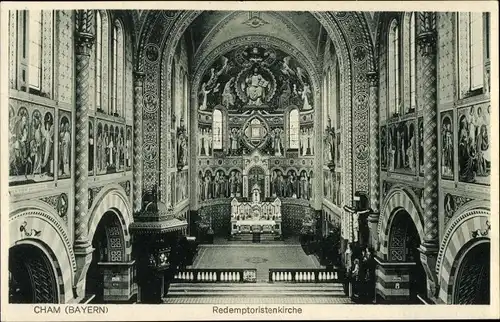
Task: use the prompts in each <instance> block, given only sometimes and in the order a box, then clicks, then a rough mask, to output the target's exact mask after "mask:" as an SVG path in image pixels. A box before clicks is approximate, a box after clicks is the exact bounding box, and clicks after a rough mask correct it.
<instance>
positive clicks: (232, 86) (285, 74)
mask: <svg viewBox="0 0 500 322" xmlns="http://www.w3.org/2000/svg"><path fill="white" fill-rule="evenodd" d="M198 93H199V98H198V102H199V110H201V111H205V110H213V108H214V107H216V106H224V107H225V108H227V109H228V110H229V111H234V112H239V113H241V112H245V111H248V110H264V111H266V112H270V113H283V111H284V110H285V109H287V108H288V107H289V106H290V105H295V106H297V107H299V109H300V110H302V111H307V110H312V109H313V98H312V90H311V81H310V77H309V73H308V71H307V70H306V69H305V68H304V67H303V66H301V65H300V64H299V63H298V62H297V61H296V60H295V59H294V58H292V57H291V56H289V55H287V54H286V53H284V52H283V51H281V50H280V49H279V48H277V47H274V46H272V45H268V44H258V43H256V44H251V45H246V46H241V47H239V48H236V49H234V50H232V51H230V52H228V53H226V54H224V55H222V56H221V57H219V58H218V59H217V60H216V61H215V62H214V63H213V64H212V66H211V67H210V68H208V70H207V71H206V72H205V74H204V76H203V78H202V81H201V85H200V88H199V91H198Z"/></svg>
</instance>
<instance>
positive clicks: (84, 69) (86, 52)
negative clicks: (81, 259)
mask: <svg viewBox="0 0 500 322" xmlns="http://www.w3.org/2000/svg"><path fill="white" fill-rule="evenodd" d="M77 18H78V19H77V32H76V41H75V45H76V48H75V59H76V83H75V90H76V94H75V96H76V97H75V105H76V108H75V109H76V117H75V244H76V245H78V246H84V247H85V246H88V245H90V243H89V240H88V227H87V223H88V171H89V168H88V162H89V151H88V140H89V116H88V111H89V105H90V79H89V78H90V74H89V73H90V68H89V62H90V53H91V51H92V45H93V42H94V36H93V35H92V34H91V33H90V31H91V28H90V21H92V19H91V13H90V12H89V11H79V12H78V14H77Z"/></svg>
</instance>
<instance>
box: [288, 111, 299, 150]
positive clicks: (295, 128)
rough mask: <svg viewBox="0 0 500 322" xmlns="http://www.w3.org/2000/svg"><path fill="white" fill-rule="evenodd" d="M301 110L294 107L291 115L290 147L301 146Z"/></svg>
mask: <svg viewBox="0 0 500 322" xmlns="http://www.w3.org/2000/svg"><path fill="white" fill-rule="evenodd" d="M299 128H300V123H299V110H298V109H297V108H294V109H293V110H291V111H290V115H289V131H290V133H289V134H290V143H289V146H290V149H298V148H299Z"/></svg>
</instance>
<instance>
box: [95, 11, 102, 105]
mask: <svg viewBox="0 0 500 322" xmlns="http://www.w3.org/2000/svg"><path fill="white" fill-rule="evenodd" d="M95 97H96V101H95V106H96V109H97V110H102V17H101V13H100V12H99V11H97V12H96V50H95Z"/></svg>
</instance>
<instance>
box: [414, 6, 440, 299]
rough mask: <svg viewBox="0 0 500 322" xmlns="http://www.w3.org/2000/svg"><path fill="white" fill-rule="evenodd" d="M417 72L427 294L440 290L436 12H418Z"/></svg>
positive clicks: (422, 256) (422, 257)
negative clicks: (422, 153)
mask: <svg viewBox="0 0 500 322" xmlns="http://www.w3.org/2000/svg"><path fill="white" fill-rule="evenodd" d="M417 15H418V19H417V30H418V36H417V44H418V55H417V71H418V74H417V76H418V78H417V81H418V84H419V85H418V88H417V89H418V91H417V95H418V102H419V108H421V109H422V110H423V131H424V133H423V134H424V135H423V140H424V160H423V161H424V191H423V199H424V204H423V208H424V209H423V210H424V240H423V241H422V244H421V246H420V248H419V251H420V261H421V263H422V266H423V268H424V270H425V273H426V275H427V283H426V284H427V297H428V298H430V299H435V298H436V297H437V296H438V292H439V288H438V285H439V281H438V277H437V274H436V270H435V268H436V259H437V252H438V246H439V245H438V242H439V241H438V192H439V190H438V183H439V176H438V173H439V172H438V170H439V169H438V152H437V146H438V111H437V101H436V91H437V74H436V13H433V12H422V13H418V14H417Z"/></svg>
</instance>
